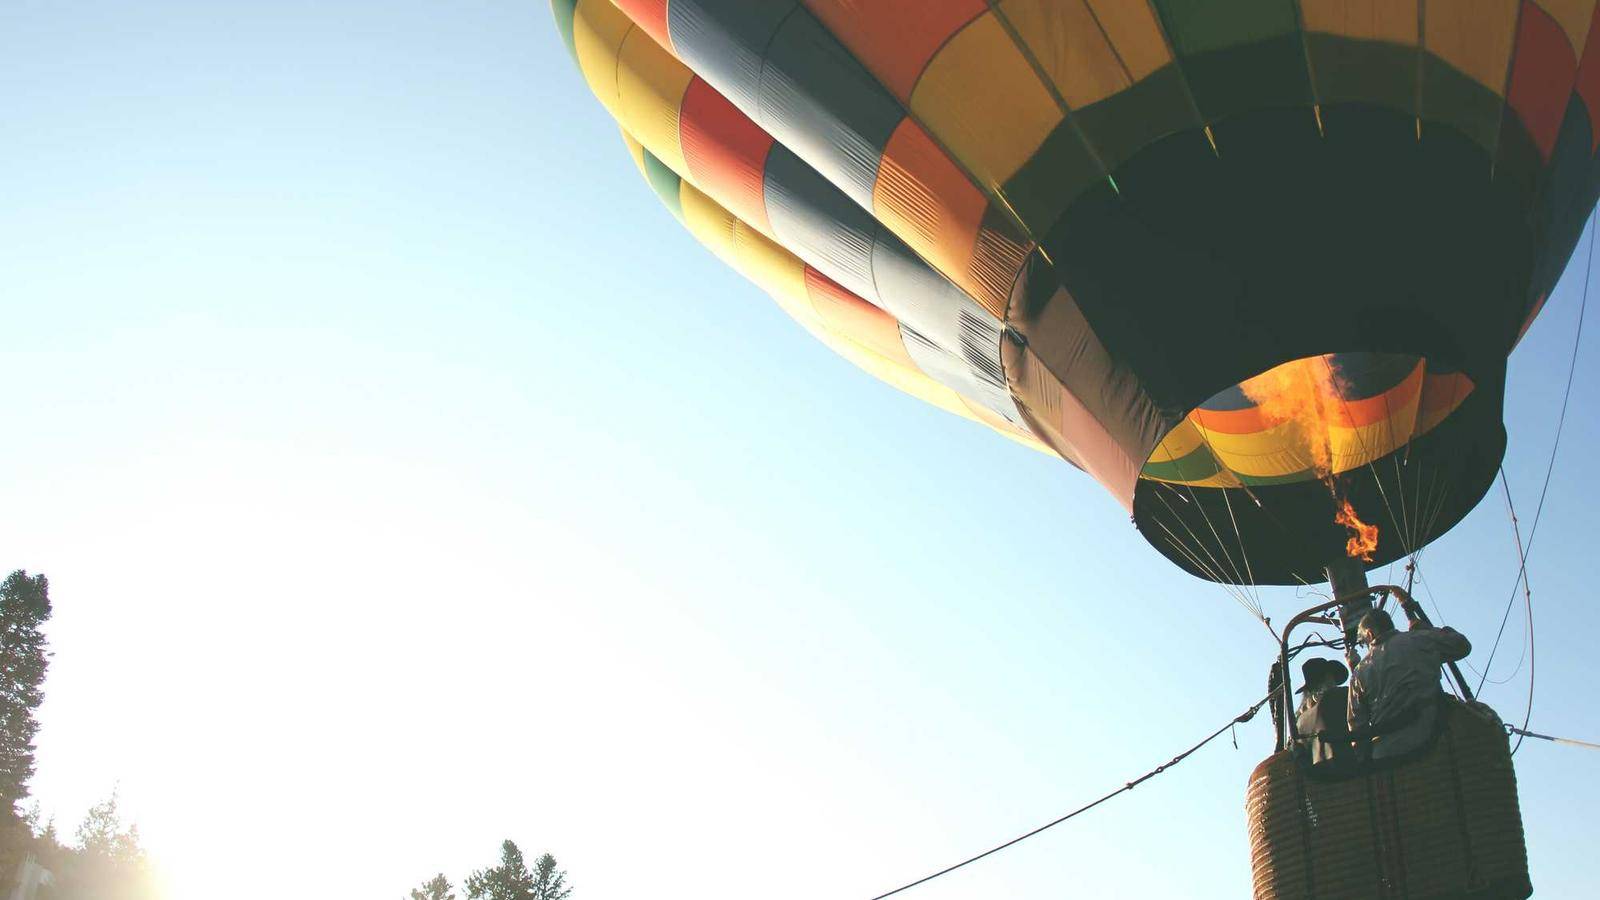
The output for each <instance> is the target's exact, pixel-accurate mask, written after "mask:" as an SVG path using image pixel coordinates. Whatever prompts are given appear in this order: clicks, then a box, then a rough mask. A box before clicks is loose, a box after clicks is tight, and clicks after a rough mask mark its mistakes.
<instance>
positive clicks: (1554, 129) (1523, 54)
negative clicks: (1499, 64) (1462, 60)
mask: <svg viewBox="0 0 1600 900" xmlns="http://www.w3.org/2000/svg"><path fill="white" fill-rule="evenodd" d="M1514 52H1515V53H1516V61H1515V62H1514V63H1513V64H1512V67H1511V87H1510V89H1509V90H1507V91H1506V104H1507V105H1509V106H1510V107H1511V108H1512V109H1513V110H1515V111H1516V113H1517V117H1518V118H1519V119H1521V120H1522V124H1523V125H1524V126H1526V127H1527V129H1528V133H1529V134H1530V135H1532V136H1533V142H1534V143H1535V144H1537V145H1538V146H1539V155H1540V156H1542V157H1544V159H1545V160H1546V161H1549V159H1550V153H1551V151H1552V150H1554V149H1555V145H1556V134H1557V133H1558V132H1559V131H1560V130H1561V120H1562V119H1563V118H1565V117H1566V114H1567V98H1568V97H1570V96H1571V95H1572V82H1573V79H1574V78H1575V77H1576V76H1577V72H1578V61H1577V59H1576V58H1575V57H1574V56H1573V53H1572V44H1571V43H1570V42H1568V40H1567V34H1566V32H1564V31H1562V30H1561V26H1560V25H1558V24H1556V20H1555V19H1552V18H1550V14H1549V13H1546V12H1545V11H1544V10H1542V9H1540V8H1539V7H1538V6H1536V5H1535V4H1533V3H1523V4H1522V24H1521V25H1520V26H1519V27H1518V28H1517V43H1516V50H1515V51H1514Z"/></svg>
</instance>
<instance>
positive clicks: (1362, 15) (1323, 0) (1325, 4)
mask: <svg viewBox="0 0 1600 900" xmlns="http://www.w3.org/2000/svg"><path fill="white" fill-rule="evenodd" d="M1300 16H1301V21H1303V22H1304V23H1305V30H1307V31H1318V32H1322V33H1324V34H1337V35H1341V36H1344V37H1352V38H1365V39H1367V40H1377V41H1388V42H1389V43H1392V44H1402V45H1404V46H1407V47H1415V46H1416V45H1417V0H1301V3H1300Z"/></svg>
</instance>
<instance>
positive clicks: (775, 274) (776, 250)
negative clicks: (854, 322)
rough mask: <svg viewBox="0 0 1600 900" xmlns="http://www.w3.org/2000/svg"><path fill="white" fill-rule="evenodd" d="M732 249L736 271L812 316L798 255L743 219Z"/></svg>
mask: <svg viewBox="0 0 1600 900" xmlns="http://www.w3.org/2000/svg"><path fill="white" fill-rule="evenodd" d="M690 190H693V188H690ZM734 252H735V253H736V254H737V255H738V262H737V266H738V269H739V272H740V273H741V274H743V275H744V276H745V277H746V278H749V279H750V280H751V281H754V282H755V283H756V284H759V285H761V286H762V287H763V288H765V289H766V290H767V291H768V292H769V293H771V294H773V295H774V296H780V295H781V296H782V297H785V298H788V299H789V300H790V301H792V302H794V303H796V304H799V305H802V306H804V307H805V309H806V311H807V314H808V315H810V316H812V317H813V318H815V317H816V315H817V314H816V312H815V311H814V310H813V309H812V306H811V294H810V292H808V291H807V290H806V264H805V263H804V262H802V261H801V260H800V258H799V257H797V256H795V255H794V254H793V253H790V252H789V251H788V250H785V249H784V248H783V247H782V246H780V245H779V244H778V243H777V242H776V241H774V240H772V239H771V238H769V237H767V236H766V235H764V234H762V233H761V232H759V231H757V230H756V229H755V228H754V227H753V226H751V225H750V224H748V223H746V222H740V223H739V227H738V228H737V229H736V231H735V233H734Z"/></svg>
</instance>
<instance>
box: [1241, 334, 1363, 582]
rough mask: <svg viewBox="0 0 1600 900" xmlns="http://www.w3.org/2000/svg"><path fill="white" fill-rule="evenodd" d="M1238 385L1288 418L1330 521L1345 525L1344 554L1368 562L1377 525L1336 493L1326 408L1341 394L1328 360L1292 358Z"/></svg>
mask: <svg viewBox="0 0 1600 900" xmlns="http://www.w3.org/2000/svg"><path fill="white" fill-rule="evenodd" d="M1239 388H1240V390H1242V391H1244V395H1245V396H1246V397H1249V398H1250V400H1251V402H1253V403H1255V404H1256V408H1257V409H1259V410H1260V411H1261V415H1262V417H1263V418H1264V419H1266V420H1267V421H1268V422H1269V423H1271V424H1273V425H1278V424H1283V423H1288V424H1289V425H1290V426H1291V427H1292V428H1293V429H1294V431H1295V432H1296V434H1297V436H1298V438H1299V443H1300V446H1301V448H1302V450H1304V452H1305V455H1306V457H1307V458H1308V460H1309V461H1310V463H1311V470H1312V471H1313V472H1315V473H1316V475H1317V477H1318V478H1319V479H1321V480H1322V482H1323V483H1324V484H1326V485H1327V486H1328V493H1329V494H1331V495H1332V496H1333V499H1334V501H1335V512H1334V516H1333V521H1334V522H1336V523H1338V524H1340V525H1343V526H1344V527H1345V528H1347V529H1349V530H1350V538H1349V540H1347V541H1346V542H1345V554H1346V555H1347V556H1349V557H1350V558H1351V559H1359V560H1362V561H1364V562H1371V561H1372V554H1373V553H1374V552H1376V551H1377V549H1378V526H1376V525H1368V524H1367V523H1365V522H1363V521H1361V517H1360V516H1358V515H1356V511H1355V507H1353V506H1351V505H1350V501H1349V500H1347V499H1345V498H1344V497H1343V496H1341V494H1342V491H1341V490H1340V489H1339V483H1338V478H1337V476H1336V475H1335V474H1334V471H1333V417H1332V412H1333V410H1334V409H1336V408H1337V405H1338V404H1340V403H1343V402H1344V400H1343V394H1342V393H1341V392H1340V383H1339V378H1338V376H1337V375H1336V374H1335V373H1334V370H1333V364H1332V362H1331V361H1330V360H1329V359H1328V358H1327V357H1322V356H1310V357H1306V358H1305V359H1297V360H1294V361H1292V362H1287V363H1284V364H1283V365H1281V366H1277V367H1275V368H1273V369H1270V370H1268V371H1266V372H1263V373H1261V374H1260V375H1257V376H1256V377H1254V378H1250V379H1247V380H1246V381H1245V382H1244V383H1242V384H1240V385H1239Z"/></svg>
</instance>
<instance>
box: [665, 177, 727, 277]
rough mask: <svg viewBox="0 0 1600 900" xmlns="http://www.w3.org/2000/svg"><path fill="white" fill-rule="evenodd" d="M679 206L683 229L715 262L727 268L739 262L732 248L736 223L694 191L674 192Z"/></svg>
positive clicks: (704, 196)
mask: <svg viewBox="0 0 1600 900" xmlns="http://www.w3.org/2000/svg"><path fill="white" fill-rule="evenodd" d="M678 196H679V198H680V200H681V201H682V203H683V225H684V227H685V228H687V229H689V233H690V234H692V235H694V236H695V239H696V240H698V241H699V242H700V243H702V244H705V245H706V247H707V248H708V249H710V250H711V252H712V253H715V254H716V255H717V258H718V259H720V260H722V261H723V262H725V263H727V264H728V265H729V266H733V265H735V264H736V263H737V262H738V260H739V255H738V250H737V247H736V244H735V239H736V235H735V228H736V225H737V223H738V221H739V220H738V219H736V218H734V216H733V214H732V213H730V212H728V211H727V210H726V209H723V208H722V207H720V206H718V205H717V204H716V201H714V200H712V199H711V198H710V197H707V196H706V195H705V194H702V193H700V192H699V191H697V190H694V189H692V188H691V189H690V190H684V189H683V188H682V187H681V186H680V187H679V188H678Z"/></svg>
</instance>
